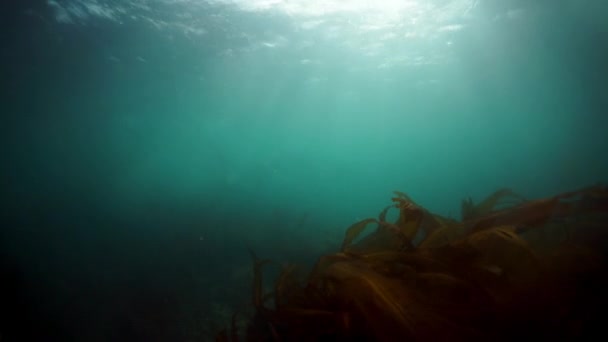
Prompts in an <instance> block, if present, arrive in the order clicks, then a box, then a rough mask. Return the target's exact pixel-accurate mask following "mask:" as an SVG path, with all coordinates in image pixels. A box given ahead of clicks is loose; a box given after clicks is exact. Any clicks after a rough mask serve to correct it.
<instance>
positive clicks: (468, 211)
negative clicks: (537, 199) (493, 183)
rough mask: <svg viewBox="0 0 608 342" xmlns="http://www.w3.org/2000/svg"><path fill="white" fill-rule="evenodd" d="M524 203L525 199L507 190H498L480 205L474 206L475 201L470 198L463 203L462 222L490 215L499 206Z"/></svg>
mask: <svg viewBox="0 0 608 342" xmlns="http://www.w3.org/2000/svg"><path fill="white" fill-rule="evenodd" d="M509 200H511V202H508V201H509ZM524 201H525V199H524V198H523V197H521V196H519V195H518V194H516V193H514V192H513V191H512V190H511V189H507V188H503V189H499V190H496V191H495V192H494V193H492V194H491V195H490V196H488V197H486V198H485V199H484V200H483V201H481V202H480V203H479V204H474V203H473V199H471V198H470V197H469V198H466V199H464V200H462V203H461V215H462V220H463V221H466V220H470V219H474V218H477V217H480V216H484V215H487V214H490V213H492V212H493V211H495V210H496V209H498V206H499V205H505V204H519V203H522V202H524Z"/></svg>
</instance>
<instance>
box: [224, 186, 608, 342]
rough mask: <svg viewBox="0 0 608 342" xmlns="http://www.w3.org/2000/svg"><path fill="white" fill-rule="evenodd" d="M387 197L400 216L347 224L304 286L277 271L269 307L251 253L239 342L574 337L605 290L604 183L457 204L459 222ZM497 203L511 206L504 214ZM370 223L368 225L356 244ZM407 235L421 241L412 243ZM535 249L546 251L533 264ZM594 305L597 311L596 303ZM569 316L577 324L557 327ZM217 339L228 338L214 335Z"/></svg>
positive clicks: (607, 208)
mask: <svg viewBox="0 0 608 342" xmlns="http://www.w3.org/2000/svg"><path fill="white" fill-rule="evenodd" d="M395 193H396V195H397V197H395V198H393V202H394V203H395V204H394V206H395V207H397V208H398V209H399V219H398V220H397V221H396V222H395V223H390V222H387V221H386V213H387V211H388V210H389V209H390V207H387V208H385V209H384V210H383V211H382V212H381V213H380V215H379V217H378V220H375V219H366V220H362V221H359V222H356V223H355V224H353V225H352V226H350V227H349V228H348V229H347V231H346V234H345V238H344V241H343V244H342V250H341V252H339V253H335V254H330V255H326V256H322V257H320V258H319V259H318V261H317V263H316V265H315V267H314V268H313V270H312V272H311V273H310V275H309V277H308V278H307V280H306V282H305V284H304V285H303V286H300V285H299V284H297V283H296V280H295V279H294V277H293V271H294V268H293V266H287V267H285V268H284V269H283V270H282V272H281V273H280V275H279V278H278V279H277V282H276V283H275V291H274V296H275V308H274V309H270V308H266V307H265V306H264V296H263V295H262V280H261V277H262V273H261V270H262V266H263V265H265V264H266V263H267V262H268V261H266V260H259V259H258V258H257V257H256V256H255V255H254V254H253V253H252V256H253V259H254V263H253V267H254V282H253V287H254V290H253V300H252V302H253V304H254V307H256V308H257V309H258V310H257V314H256V316H255V318H254V320H252V323H251V327H250V328H251V329H249V330H248V340H249V341H268V340H275V341H279V340H281V341H282V340H306V341H315V340H343V341H345V340H376V341H394V340H395V339H399V340H419V341H423V340H451V341H453V340H463V341H464V340H467V341H468V340H513V339H516V338H520V337H521V336H526V337H529V338H532V337H537V338H538V339H545V340H546V339H550V338H553V339H556V338H562V339H563V338H566V339H570V340H576V339H580V338H581V337H582V336H584V333H583V332H584V331H585V329H586V327H587V326H588V325H589V324H591V323H589V322H588V321H589V320H590V319H589V317H593V316H592V315H591V314H590V313H587V312H585V309H581V307H583V308H587V306H583V305H584V304H581V303H589V302H592V301H593V300H592V299H596V300H597V298H598V297H594V295H595V296H597V295H598V294H601V293H602V291H603V288H604V287H605V285H608V282H607V281H602V280H601V277H600V275H602V274H603V272H604V270H605V269H606V268H605V258H604V255H603V254H602V253H598V252H597V247H595V246H603V245H602V244H601V243H600V242H601V241H604V244H605V245H608V241H607V240H608V234H607V233H606V231H607V230H608V225H607V224H606V222H607V220H608V191H607V189H606V188H605V187H602V186H595V187H590V188H585V189H581V190H577V191H573V192H569V193H564V194H560V195H557V196H554V197H550V198H545V199H540V200H534V201H523V199H522V198H521V197H519V196H517V195H515V194H514V193H513V192H512V191H510V190H508V189H501V190H499V191H497V192H495V193H494V194H492V195H491V196H489V197H488V198H487V199H486V200H484V201H482V202H481V203H480V204H479V205H477V206H475V205H473V203H472V201H470V200H468V201H465V202H463V218H465V219H464V220H463V221H462V222H456V221H454V220H450V219H445V218H443V217H441V216H439V215H435V214H433V213H430V212H428V211H427V210H425V209H424V208H422V207H421V206H419V205H417V204H415V203H414V202H413V201H412V200H411V199H410V198H409V197H408V196H407V195H406V194H405V193H399V192H395ZM505 199H511V200H514V201H515V202H516V203H517V204H515V205H512V204H513V203H509V205H511V206H510V207H504V205H505ZM391 207H392V206H391ZM374 222H376V223H378V229H376V231H374V232H372V233H371V234H368V235H367V236H365V237H364V238H362V239H361V240H360V241H358V242H356V243H355V242H354V240H355V239H357V237H359V236H360V235H361V234H362V232H363V231H364V229H365V228H366V226H367V225H368V224H371V223H374ZM565 229H567V230H568V234H567V236H568V238H561V239H560V241H561V242H560V243H555V242H551V243H548V244H543V243H542V240H544V239H546V238H547V236H549V235H550V234H553V232H554V231H564V230H565ZM583 233H584V234H583ZM576 234H578V235H577V240H576V243H584V244H585V245H584V246H583V245H573V243H574V242H575V241H574V240H573V238H572V236H574V235H576ZM417 236H418V237H419V238H418V239H417V238H416V237H417ZM527 237H533V238H534V240H535V241H534V244H532V243H529V242H528V241H527ZM415 239H417V241H419V240H420V239H421V242H420V243H419V244H418V245H417V246H416V245H415V244H414V242H413V241H414V240H415ZM404 242H407V243H405V244H404ZM564 242H568V243H569V244H568V245H564V244H563V243H564ZM537 246H544V247H545V249H543V250H542V256H541V253H540V251H541V250H540V249H539V248H538V247H537ZM598 279H599V280H598ZM598 281H599V284H598V285H595V283H596V282H598ZM589 284H593V287H591V288H589V286H590V285H589ZM602 285H604V286H602ZM589 289H591V291H589ZM607 304H608V303H607ZM585 305H587V304H585ZM596 307H597V308H598V309H597V310H596V311H594V312H597V313H598V315H599V313H601V312H602V310H603V308H604V306H602V305H599V304H597V305H596ZM600 308H601V309H600ZM594 310H595V309H594ZM564 312H567V313H568V315H569V316H564V314H563V313H564ZM573 319H574V320H576V322H577V324H581V325H582V328H580V329H577V330H575V331H571V330H568V329H565V328H564V327H568V326H569V324H571V323H570V322H571V320H573ZM253 328H257V330H256V329H253ZM249 331H251V332H249ZM233 332H234V329H233ZM254 332H255V333H254ZM232 335H233V338H234V339H236V338H237V337H236V335H235V334H234V333H233V334H232ZM221 337H222V338H226V339H218V340H221V341H227V336H226V333H225V332H224V334H223V335H221Z"/></svg>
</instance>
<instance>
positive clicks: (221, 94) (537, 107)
mask: <svg viewBox="0 0 608 342" xmlns="http://www.w3.org/2000/svg"><path fill="white" fill-rule="evenodd" d="M91 3H93V4H94V5H97V7H95V6H91ZM269 3H270V4H272V3H275V2H272V1H271V2H269ZM412 3H413V4H417V5H418V6H419V7H416V8H417V9H416V8H414V7H412V8H411V9H410V10H411V11H414V10H415V9H416V10H417V11H420V15H418V16H414V17H408V16H407V13H406V14H405V15H404V17H403V18H402V19H401V21H400V20H399V18H397V19H395V18H394V17H393V16H391V15H390V14H394V13H393V12H390V11H389V12H386V11H381V10H378V11H379V12H378V13H380V14H378V13H376V12H373V11H369V12H365V11H364V12H348V11H346V12H340V11H337V12H331V11H328V14H327V15H314V16H311V15H307V16H303V15H299V14H298V13H294V12H290V13H286V12H284V11H282V9H281V7H272V6H270V7H268V8H262V9H259V8H258V9H257V10H253V9H251V8H250V7H247V6H244V5H243V2H239V1H236V2H222V1H211V2H204V1H201V2H166V1H132V2H122V3H118V2H112V1H106V2H103V1H93V2H91V1H88V2H87V1H81V2H60V1H48V2H41V3H36V4H34V3H32V4H28V5H27V6H25V5H23V6H22V7H19V5H15V6H17V7H16V8H14V10H15V11H13V12H8V11H5V12H4V13H5V14H4V15H3V17H2V24H3V25H4V26H3V27H5V28H6V29H3V32H2V38H3V41H4V42H5V43H3V47H2V57H3V63H2V64H3V68H2V69H3V81H2V95H0V96H1V100H2V136H1V138H0V139H2V141H1V142H2V165H3V167H2V170H1V172H2V188H3V191H2V193H3V198H2V200H3V203H4V204H3V206H2V213H3V218H4V221H3V222H4V224H3V225H4V229H3V232H2V242H3V243H2V245H3V250H4V254H5V255H7V257H6V260H11V262H10V263H11V265H13V264H14V265H18V266H16V267H18V268H19V269H20V270H22V273H23V274H24V279H26V280H25V282H26V283H28V284H30V283H37V284H38V285H39V286H38V285H37V286H33V288H34V290H32V293H36V294H37V295H38V296H39V297H40V298H47V300H44V301H43V302H44V303H46V304H44V305H43V306H44V310H42V309H41V310H42V311H44V312H57V311H62V310H64V308H63V306H62V305H66V306H67V307H70V305H72V307H70V308H72V311H76V312H78V311H79V310H81V311H82V310H85V308H88V307H89V304H82V302H79V301H78V300H76V299H73V298H72V299H70V300H64V299H65V298H68V297H70V296H73V293H79V294H80V296H82V297H86V298H90V297H91V296H92V297H98V298H109V297H113V298H116V296H115V291H116V290H115V289H112V287H113V286H117V285H116V284H125V283H127V284H129V286H130V288H134V287H137V286H140V285H137V286H135V285H133V284H141V283H145V282H146V279H147V280H150V279H152V280H151V281H150V282H149V283H153V284H163V285H162V286H161V285H158V286H157V287H158V288H162V289H163V290H162V291H166V292H167V293H173V294H174V293H178V292H179V293H193V292H194V291H196V290H195V289H200V288H201V287H205V288H207V289H208V288H209V287H210V286H215V287H218V286H219V285H218V282H219V280H217V279H220V278H218V274H224V275H226V274H227V273H230V272H232V271H227V270H230V269H232V268H233V267H234V265H237V264H238V265H241V264H244V263H246V261H247V254H246V250H247V249H246V248H247V247H251V248H254V249H256V250H258V251H261V252H262V254H267V255H271V256H275V257H277V258H295V259H297V258H299V257H303V256H306V257H311V256H313V255H316V253H318V252H322V251H326V250H327V249H328V248H331V247H332V246H335V245H337V244H339V241H340V238H341V235H342V234H343V231H344V229H345V228H346V227H347V226H348V225H349V224H351V223H352V222H354V221H356V220H358V219H362V218H365V217H369V216H375V215H377V213H378V212H379V211H380V210H381V209H382V208H383V207H384V206H385V205H387V204H389V203H390V197H391V194H392V191H393V190H400V191H404V192H407V193H408V194H409V195H411V197H413V198H414V199H415V200H416V201H417V202H419V203H420V204H421V205H423V206H425V207H426V208H428V209H430V210H431V211H433V212H436V213H439V214H442V215H446V216H451V217H455V218H458V217H459V205H460V200H461V199H462V198H464V197H466V196H472V197H473V198H474V199H477V200H479V199H481V198H482V197H483V196H484V195H486V194H488V193H489V192H491V191H493V190H495V189H497V188H499V187H504V186H506V187H510V188H512V189H513V190H515V191H516V192H518V193H520V194H522V195H524V196H526V197H530V198H534V197H542V196H549V195H552V194H555V193H559V192H562V191H567V190H572V189H575V188H578V187H581V186H586V185H590V184H594V183H596V182H605V181H606V179H607V175H608V154H606V152H605V151H606V148H607V147H608V134H606V132H607V127H608V116H607V115H606V114H607V113H606V108H607V105H608V81H607V79H606V75H608V67H607V65H608V64H607V63H606V61H607V60H608V48H607V46H608V39H607V37H608V24H607V22H608V21H606V20H605V18H606V15H608V8H607V6H606V5H605V3H604V2H603V1H565V0H563V1H463V2H456V1H434V2H432V1H428V2H424V1H420V2H412ZM459 6H460V7H459ZM461 7H462V8H461ZM376 9H377V8H376ZM423 9H425V10H424V11H423ZM9 13H10V15H9ZM449 13H452V15H451V16H449V15H448V14H449ZM454 13H455V14H454ZM385 17H386V18H389V19H390V20H389V19H386V18H385ZM391 18H392V19H391ZM412 18H414V19H415V20H414V19H412ZM387 20H388V21H387ZM412 20H414V21H412ZM374 25H375V26H374ZM246 266H247V265H245V267H246ZM233 273H234V272H233ZM237 273H238V272H237ZM133 274H135V275H139V276H133ZM184 274H188V277H192V278H193V279H195V280H193V281H190V282H189V281H185V280H183V279H184ZM231 274H232V273H231ZM131 277H134V278H137V279H132V278H131ZM138 277H139V278H138ZM234 277H237V278H236V279H237V282H239V284H240V283H242V282H243V281H244V280H243V279H246V278H238V274H237V275H236V276H234ZM234 277H233V278H234ZM227 278H229V279H227ZM100 279H102V280H100ZM142 279H144V280H142ZM188 279H190V278H188ZM214 279H215V280H214ZM230 280H233V281H234V279H232V278H230V277H228V276H226V277H223V278H221V282H222V285H221V286H222V287H228V286H229V285H227V284H230ZM89 283H92V284H96V285H95V286H93V285H87V284H89ZM176 284H178V285H176ZM184 284H188V285H184ZM246 285H247V284H246ZM246 285H239V286H240V287H238V290H241V289H243V288H246ZM158 288H156V287H155V288H154V291H161V290H159V289H158ZM177 288H180V289H182V290H180V291H181V292H180V291H178V290H176V289H177ZM183 288H187V289H189V290H188V291H186V290H183ZM167 289H170V290H167ZM162 291H161V292H162ZM214 291H216V292H213V293H214V294H213V295H211V294H208V296H209V297H213V296H215V297H218V296H221V295H219V294H218V293H219V292H218V291H219V290H214ZM220 292H221V291H220ZM236 292H237V291H236V290H235V293H236ZM231 295H236V294H233V293H231ZM182 296H185V295H182ZM225 296H226V297H229V296H228V295H225ZM49 297H54V298H59V299H57V301H58V302H61V303H65V302H66V301H67V303H72V304H58V303H56V302H54V301H53V300H48V298H49ZM76 297H78V296H76ZM125 297H128V296H126V295H125ZM215 297H214V298H215ZM129 298H131V297H129ZM180 298H181V297H180ZM205 298H206V299H205V300H206V301H207V302H208V301H209V299H208V297H205ZM100 300H102V299H100ZM115 300H116V301H120V300H119V299H115ZM176 301H177V302H179V300H176ZM184 301H185V300H184ZM201 301H203V302H204V300H202V299H201ZM47 302H49V303H47ZM78 303H79V304H78ZM91 306H92V305H91ZM74 308H76V309H74ZM65 311H66V312H67V311H69V310H67V309H65ZM68 316H69V315H68ZM62 324H63V323H62ZM64 329H66V330H70V328H69V327H67V328H66V327H64Z"/></svg>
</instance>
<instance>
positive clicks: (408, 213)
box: [392, 197, 424, 242]
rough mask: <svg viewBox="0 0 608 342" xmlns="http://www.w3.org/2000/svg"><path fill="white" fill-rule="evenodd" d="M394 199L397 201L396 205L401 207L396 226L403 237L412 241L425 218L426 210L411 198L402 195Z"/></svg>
mask: <svg viewBox="0 0 608 342" xmlns="http://www.w3.org/2000/svg"><path fill="white" fill-rule="evenodd" d="M392 200H393V202H395V206H396V207H397V208H399V218H398V219H397V222H396V223H395V226H397V227H398V229H399V232H400V233H401V235H402V237H404V238H405V239H407V240H409V241H410V242H411V241H412V240H413V239H414V237H415V236H416V233H417V232H418V229H419V228H420V224H421V223H422V220H423V219H424V211H423V210H422V209H421V208H420V207H419V206H418V205H416V204H415V203H414V202H412V201H410V200H406V199H404V198H400V197H394V198H392Z"/></svg>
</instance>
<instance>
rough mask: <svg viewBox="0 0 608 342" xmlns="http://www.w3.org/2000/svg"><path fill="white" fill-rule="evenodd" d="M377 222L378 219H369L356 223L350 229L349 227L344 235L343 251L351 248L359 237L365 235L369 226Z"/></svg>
mask: <svg viewBox="0 0 608 342" xmlns="http://www.w3.org/2000/svg"><path fill="white" fill-rule="evenodd" d="M376 222H378V221H377V220H376V219H373V218H368V219H365V220H361V221H359V222H356V223H354V224H353V225H351V226H350V227H348V229H347V230H346V234H345V235H344V241H343V242H342V248H341V250H342V251H345V250H346V249H347V248H348V247H349V246H350V244H351V243H352V242H353V241H354V240H355V239H356V238H357V237H358V236H359V235H361V233H363V231H364V230H365V228H366V227H367V225H369V224H370V223H376Z"/></svg>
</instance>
